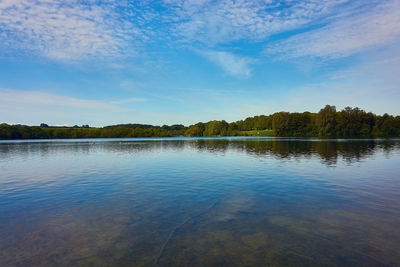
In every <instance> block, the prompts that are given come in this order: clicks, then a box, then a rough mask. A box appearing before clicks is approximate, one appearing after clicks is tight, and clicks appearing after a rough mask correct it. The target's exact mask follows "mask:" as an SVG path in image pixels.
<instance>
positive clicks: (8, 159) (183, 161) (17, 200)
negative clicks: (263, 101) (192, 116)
mask: <svg viewBox="0 0 400 267" xmlns="http://www.w3.org/2000/svg"><path fill="white" fill-rule="evenodd" d="M399 264H400V141H399V140H351V141H350V140H347V141H346V140H316V139H274V138H217V139H212V138H206V139H193V138H183V139H179V138H176V139H174V138H166V139H123V140H121V139H114V140H113V139H111V140H69V141H60V140H59V141H31V142H1V143H0V266H37V265H48V266H77V265H78V266H80V265H83V266H91V265H93V266H103V265H107V266H108V265H117V266H125V265H126V266H153V265H160V266H171V265H174V266H176V265H179V266H238V265H240V266H243V265H251V266H254V265H256V266H257V265H258V266H260V265H262V266H265V265H267V266H268V265H269V266H293V265H296V266H299V265H300V266H301V265H307V266H313V265H315V266H321V265H323V266H330V265H331V266H382V265H383V266H396V265H397V266H398V265H399Z"/></svg>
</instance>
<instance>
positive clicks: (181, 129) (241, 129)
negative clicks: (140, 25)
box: [0, 105, 400, 139]
mask: <svg viewBox="0 0 400 267" xmlns="http://www.w3.org/2000/svg"><path fill="white" fill-rule="evenodd" d="M261 130H268V132H269V133H272V135H275V136H287V137H290V136H293V137H322V138H370V137H383V138H385V137H400V116H397V117H394V116H391V115H388V114H384V115H383V116H381V115H375V114H373V113H371V112H368V113H367V112H365V111H364V110H361V109H359V108H350V107H346V108H344V109H343V110H341V111H337V110H336V107H335V106H329V105H327V106H325V107H324V108H323V109H321V110H320V111H319V112H318V113H310V112H303V113H297V112H295V113H289V112H277V113H274V114H272V115H268V116H266V115H260V116H255V117H249V118H246V119H245V120H240V121H236V122H231V123H228V122H226V121H216V120H214V121H209V122H206V123H203V122H199V123H196V124H194V125H191V126H189V127H185V126H183V125H180V124H179V125H178V124H177V125H171V126H168V125H163V126H153V125H144V124H119V125H112V126H107V127H103V128H94V127H89V126H88V125H83V126H81V127H78V126H74V127H52V126H48V125H47V124H44V123H42V124H41V125H40V126H26V125H8V124H4V123H3V124H0V139H53V138H128V137H168V136H238V135H249V133H250V134H251V131H261Z"/></svg>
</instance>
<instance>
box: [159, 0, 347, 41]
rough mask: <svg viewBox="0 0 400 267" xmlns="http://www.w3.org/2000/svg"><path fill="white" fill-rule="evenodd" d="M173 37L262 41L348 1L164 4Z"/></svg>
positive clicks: (173, 0)
mask: <svg viewBox="0 0 400 267" xmlns="http://www.w3.org/2000/svg"><path fill="white" fill-rule="evenodd" d="M165 2H166V3H167V6H168V7H169V8H170V9H172V10H173V12H172V13H171V14H170V16H171V18H170V19H171V20H172V21H173V22H174V23H175V34H176V35H177V36H179V37H181V38H182V39H183V40H184V41H188V42H192V41H200V42H202V43H204V44H209V45H215V44H218V43H229V42H231V41H235V40H241V39H253V40H264V39H265V38H267V37H268V36H270V35H272V34H275V33H280V32H283V31H287V30H291V29H296V28H298V27H301V26H304V25H306V24H307V23H310V22H313V21H315V20H319V19H322V18H325V17H326V16H327V15H328V14H330V12H331V11H332V9H333V8H335V7H337V6H338V5H340V4H343V3H346V2H348V0H319V1H315V0H304V1H292V0H287V1H277V0H253V1H247V0H237V1H232V0H218V1H214V0H201V1H197V0H166V1H165Z"/></svg>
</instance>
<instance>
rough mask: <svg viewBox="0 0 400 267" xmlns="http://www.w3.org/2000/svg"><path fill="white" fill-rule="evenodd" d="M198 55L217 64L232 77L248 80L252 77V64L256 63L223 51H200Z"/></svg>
mask: <svg viewBox="0 0 400 267" xmlns="http://www.w3.org/2000/svg"><path fill="white" fill-rule="evenodd" d="M198 53H199V54H200V55H202V56H203V57H205V58H206V59H208V60H209V61H211V62H213V63H215V64H217V65H218V66H219V67H221V68H222V69H223V70H224V71H225V72H226V73H227V74H229V75H231V76H234V77H238V78H248V77H250V75H251V68H250V64H252V63H254V60H253V59H251V58H248V57H243V56H238V55H235V54H232V53H228V52H223V51H212V50H207V51H198Z"/></svg>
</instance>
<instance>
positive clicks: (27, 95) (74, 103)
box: [0, 88, 127, 112]
mask: <svg viewBox="0 0 400 267" xmlns="http://www.w3.org/2000/svg"><path fill="white" fill-rule="evenodd" d="M24 105H25V106H37V107H43V108H49V107H50V108H51V107H53V108H54V107H64V108H71V109H75V108H79V109H86V110H103V111H106V110H107V111H111V112H124V111H127V109H126V108H122V107H120V106H118V105H116V104H111V103H107V102H104V101H99V100H91V99H81V98H76V97H69V96H61V95H55V94H50V93H46V92H40V91H20V90H11V89H2V88H0V106H1V107H2V108H4V107H7V108H11V107H14V108H15V107H17V106H24ZM2 112H4V110H3V111H2Z"/></svg>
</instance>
